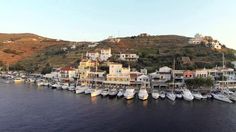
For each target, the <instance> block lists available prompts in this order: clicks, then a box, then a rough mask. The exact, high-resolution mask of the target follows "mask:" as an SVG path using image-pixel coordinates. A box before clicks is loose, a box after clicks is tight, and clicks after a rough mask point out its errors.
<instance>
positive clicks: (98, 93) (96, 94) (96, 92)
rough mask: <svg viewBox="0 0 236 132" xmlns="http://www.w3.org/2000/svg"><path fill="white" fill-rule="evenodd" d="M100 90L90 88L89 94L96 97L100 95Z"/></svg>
mask: <svg viewBox="0 0 236 132" xmlns="http://www.w3.org/2000/svg"><path fill="white" fill-rule="evenodd" d="M101 92H102V90H101V89H97V88H95V89H92V90H91V93H90V95H91V97H96V96H98V95H100V94H101Z"/></svg>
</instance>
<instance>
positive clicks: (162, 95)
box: [160, 91, 166, 99]
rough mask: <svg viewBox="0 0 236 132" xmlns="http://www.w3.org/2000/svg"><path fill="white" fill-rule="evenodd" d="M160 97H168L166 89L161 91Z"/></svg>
mask: <svg viewBox="0 0 236 132" xmlns="http://www.w3.org/2000/svg"><path fill="white" fill-rule="evenodd" d="M160 97H161V98H162V99H164V98H165V97H166V93H165V92H164V91H161V92H160Z"/></svg>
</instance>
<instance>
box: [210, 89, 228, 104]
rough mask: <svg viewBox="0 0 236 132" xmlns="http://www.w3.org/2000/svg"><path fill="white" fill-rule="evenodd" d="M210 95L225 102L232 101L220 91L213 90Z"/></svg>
mask: <svg viewBox="0 0 236 132" xmlns="http://www.w3.org/2000/svg"><path fill="white" fill-rule="evenodd" d="M212 96H213V98H214V99H216V100H219V101H223V102H227V103H232V101H231V100H230V99H229V98H228V97H226V96H225V95H224V94H222V93H217V92H215V93H212Z"/></svg>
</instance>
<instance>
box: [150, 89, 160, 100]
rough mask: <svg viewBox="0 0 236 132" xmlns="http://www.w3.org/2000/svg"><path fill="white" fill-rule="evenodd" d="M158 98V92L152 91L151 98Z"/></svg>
mask: <svg viewBox="0 0 236 132" xmlns="http://www.w3.org/2000/svg"><path fill="white" fill-rule="evenodd" d="M159 96H160V94H159V92H158V90H153V91H152V98H154V99H158V98H159Z"/></svg>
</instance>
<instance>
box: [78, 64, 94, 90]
mask: <svg viewBox="0 0 236 132" xmlns="http://www.w3.org/2000/svg"><path fill="white" fill-rule="evenodd" d="M96 65H98V63H97V62H96V61H92V60H82V61H81V62H80V64H79V66H78V76H79V82H80V84H81V85H86V84H88V80H87V79H88V76H89V73H90V72H91V68H95V67H96Z"/></svg>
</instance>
